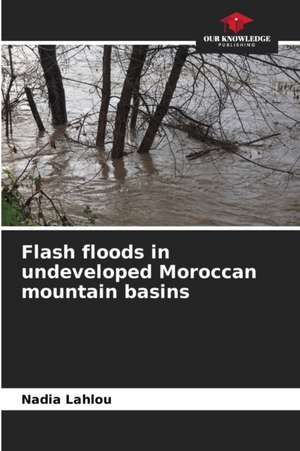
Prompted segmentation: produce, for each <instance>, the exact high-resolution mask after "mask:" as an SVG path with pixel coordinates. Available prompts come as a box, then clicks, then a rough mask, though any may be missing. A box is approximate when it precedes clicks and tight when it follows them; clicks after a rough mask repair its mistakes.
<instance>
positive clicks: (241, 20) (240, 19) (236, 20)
mask: <svg viewBox="0 0 300 451" xmlns="http://www.w3.org/2000/svg"><path fill="white" fill-rule="evenodd" d="M221 22H223V24H224V33H226V32H227V31H228V28H229V30H231V31H233V32H234V33H239V32H240V31H242V30H243V29H244V27H245V25H247V24H248V23H250V22H253V19H251V18H250V17H247V16H244V15H243V14H240V13H232V14H230V15H229V16H227V17H224V19H221Z"/></svg>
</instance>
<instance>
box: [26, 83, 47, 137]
mask: <svg viewBox="0 0 300 451" xmlns="http://www.w3.org/2000/svg"><path fill="white" fill-rule="evenodd" d="M25 93H26V97H27V100H28V104H29V106H30V109H31V112H32V116H33V118H34V120H35V122H36V125H37V127H38V129H39V131H40V132H44V131H45V127H44V124H43V121H42V119H41V117H40V114H39V112H38V109H37V106H36V103H35V101H34V98H33V95H32V91H31V89H30V88H29V87H28V86H25Z"/></svg>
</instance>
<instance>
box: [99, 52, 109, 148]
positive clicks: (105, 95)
mask: <svg viewBox="0 0 300 451" xmlns="http://www.w3.org/2000/svg"><path fill="white" fill-rule="evenodd" d="M111 48H112V46H111V45H105V46H104V49H103V63H102V71H103V79H102V99H101V107H100V113H99V121H98V131H97V138H96V146H97V147H99V148H101V149H104V144H105V133H106V125H107V113H108V108H109V102H110V94H111V86H110V79H111Z"/></svg>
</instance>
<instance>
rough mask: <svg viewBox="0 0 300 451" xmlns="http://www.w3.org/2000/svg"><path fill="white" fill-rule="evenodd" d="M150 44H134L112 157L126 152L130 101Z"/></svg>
mask: <svg viewBox="0 0 300 451" xmlns="http://www.w3.org/2000/svg"><path fill="white" fill-rule="evenodd" d="M147 49H148V46H147V45H134V46H133V49H132V53H131V57H130V63H129V67H128V70H127V73H126V77H125V81H124V84H123V89H122V93H121V98H120V101H119V103H118V107H117V114H116V120H115V128H114V139H113V147H112V151H111V156H112V158H122V157H123V154H124V145H125V135H126V127H127V120H128V115H129V110H130V101H131V97H132V93H133V89H134V86H135V85H136V81H137V80H138V79H139V78H140V76H141V73H142V70H143V65H144V62H145V58H146V53H147Z"/></svg>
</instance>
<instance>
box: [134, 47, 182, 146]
mask: <svg viewBox="0 0 300 451" xmlns="http://www.w3.org/2000/svg"><path fill="white" fill-rule="evenodd" d="M187 56H188V47H187V46H180V47H178V49H177V51H176V55H175V59H174V63H173V67H172V70H171V73H170V75H169V78H168V81H167V83H166V86H165V90H164V93H163V96H162V98H161V100H160V102H159V104H158V106H157V108H156V110H155V113H154V115H153V116H152V118H151V119H150V122H149V125H148V128H147V131H146V133H145V136H144V138H143V140H142V142H141V144H140V147H139V148H138V152H139V153H147V152H149V150H150V149H151V147H152V144H153V141H154V139H155V136H156V133H157V132H158V129H159V127H160V124H161V123H162V121H163V118H164V117H165V115H166V114H167V112H168V109H169V106H170V103H171V100H172V97H173V94H174V91H175V89H176V86H177V82H178V80H179V77H180V74H181V71H182V68H183V66H184V64H185V61H186V58H187Z"/></svg>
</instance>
